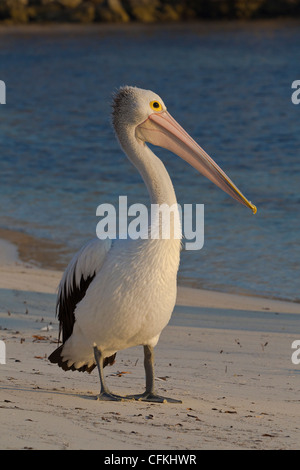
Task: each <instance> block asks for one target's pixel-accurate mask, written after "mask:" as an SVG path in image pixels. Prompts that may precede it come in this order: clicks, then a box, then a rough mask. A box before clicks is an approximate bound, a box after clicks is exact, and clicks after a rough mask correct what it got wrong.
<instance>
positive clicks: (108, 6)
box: [94, 0, 130, 23]
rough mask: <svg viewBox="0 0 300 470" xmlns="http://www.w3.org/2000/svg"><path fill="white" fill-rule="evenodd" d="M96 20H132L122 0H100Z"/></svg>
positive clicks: (125, 21) (122, 21)
mask: <svg viewBox="0 0 300 470" xmlns="http://www.w3.org/2000/svg"><path fill="white" fill-rule="evenodd" d="M94 1H95V0H94ZM96 1H97V0H96ZM96 20H98V21H103V22H110V23H111V22H114V23H115V22H121V23H127V22H128V21H130V17H129V15H128V14H127V12H126V11H125V9H124V8H123V6H122V3H121V2H120V0H104V1H100V2H99V1H98V2H97V4H96Z"/></svg>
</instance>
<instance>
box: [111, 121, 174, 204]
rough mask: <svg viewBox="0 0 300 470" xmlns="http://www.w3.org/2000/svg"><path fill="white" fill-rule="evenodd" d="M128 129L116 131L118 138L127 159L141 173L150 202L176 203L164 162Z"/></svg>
mask: <svg viewBox="0 0 300 470" xmlns="http://www.w3.org/2000/svg"><path fill="white" fill-rule="evenodd" d="M130 131H131V129H128V130H127V132H117V134H118V138H119V141H120V143H121V145H122V148H123V150H124V151H125V153H126V155H127V156H128V158H129V160H130V161H131V162H132V163H133V165H134V166H135V167H136V168H137V170H138V171H139V173H140V174H141V176H142V178H143V180H144V183H145V184H146V186H147V189H148V192H149V196H150V201H151V204H168V205H169V206H172V205H173V204H177V199H176V195H175V191H174V187H173V184H172V181H171V178H170V176H169V174H168V172H167V170H166V168H165V166H164V164H163V163H162V161H161V160H160V159H159V158H158V157H157V156H156V155H155V154H154V153H153V152H152V150H150V148H149V147H148V146H147V145H146V144H144V143H142V142H141V143H139V142H138V140H137V138H136V137H135V135H134V132H133V131H131V132H130Z"/></svg>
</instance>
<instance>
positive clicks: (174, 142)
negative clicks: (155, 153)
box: [136, 111, 257, 214]
mask: <svg viewBox="0 0 300 470" xmlns="http://www.w3.org/2000/svg"><path fill="white" fill-rule="evenodd" d="M136 136H137V137H138V138H139V139H141V140H142V141H144V142H149V143H150V144H153V145H158V146H160V147H163V148H166V149H168V150H170V151H171V152H173V153H175V154H176V155H178V156H179V157H181V158H183V160H185V161H187V162H188V163H189V164H190V165H191V166H192V167H194V168H195V169H196V170H198V171H199V172H200V173H202V174H203V175H204V176H206V178H208V179H209V180H210V181H212V182H213V183H215V184H216V185H217V186H219V188H221V189H223V191H225V192H226V193H228V194H230V196H232V197H233V198H234V199H236V200H237V201H239V202H240V203H242V204H244V205H245V206H247V207H249V208H250V209H251V210H252V212H253V214H256V212H257V209H256V207H255V205H254V204H252V202H250V201H248V199H246V197H245V196H244V195H243V194H242V193H241V191H240V190H239V189H238V188H237V187H236V186H235V184H234V183H233V182H232V181H231V179H230V178H229V177H228V176H227V175H226V173H225V172H224V171H223V170H222V169H221V168H220V167H219V166H218V165H217V164H216V162H215V161H214V160H213V159H212V158H211V157H210V156H209V155H208V154H207V153H206V152H205V151H204V150H203V149H202V148H201V147H200V146H199V145H198V144H197V143H196V142H195V141H194V140H193V139H192V137H191V136H190V135H189V134H188V133H187V132H186V131H185V130H184V129H183V128H182V127H181V126H180V125H179V124H178V122H177V121H175V119H174V118H172V116H171V115H170V114H169V113H168V112H167V111H162V112H160V113H159V112H157V113H153V114H150V116H149V117H148V118H147V119H146V121H144V122H142V124H140V125H139V126H137V128H136Z"/></svg>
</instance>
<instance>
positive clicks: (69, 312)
mask: <svg viewBox="0 0 300 470" xmlns="http://www.w3.org/2000/svg"><path fill="white" fill-rule="evenodd" d="M111 244H112V242H111V240H109V239H106V240H99V239H98V238H96V239H94V240H92V241H90V242H89V243H87V244H86V245H84V246H83V247H82V248H81V250H80V251H79V252H78V253H76V255H75V256H74V257H73V259H72V260H71V261H70V263H69V265H68V267H67V269H66V271H65V273H64V275H63V277H62V280H61V281H60V284H59V287H58V296H57V304H56V314H57V316H58V320H59V338H61V336H62V342H63V344H62V345H61V346H59V347H58V348H57V349H55V351H53V353H52V354H50V356H49V358H48V359H49V360H50V362H52V363H54V364H58V366H59V367H62V369H63V370H78V371H80V372H85V371H86V372H91V371H92V370H93V369H94V367H95V364H92V365H91V366H88V365H87V364H85V365H84V366H82V367H80V368H79V369H77V368H76V367H75V366H74V365H72V366H68V364H67V362H68V361H64V360H63V358H62V356H61V353H62V350H63V347H64V344H65V342H66V341H67V339H68V338H69V337H70V336H71V334H72V333H73V327H74V323H75V309H76V305H77V304H78V303H79V302H80V301H81V300H82V299H83V297H84V296H85V294H86V292H87V289H88V287H89V285H90V284H91V282H92V280H93V279H94V277H95V276H96V275H97V273H98V272H99V271H100V269H101V267H102V265H103V262H104V260H105V257H106V255H107V253H108V251H109V250H110V248H111ZM114 359H115V354H114V355H113V356H111V357H108V358H105V362H104V364H103V365H104V366H105V365H107V364H113V362H114Z"/></svg>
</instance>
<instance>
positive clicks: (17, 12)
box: [0, 0, 28, 23]
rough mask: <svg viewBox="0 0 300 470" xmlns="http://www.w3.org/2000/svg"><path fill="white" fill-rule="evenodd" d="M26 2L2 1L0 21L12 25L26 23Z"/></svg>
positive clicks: (25, 0)
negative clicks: (11, 23)
mask: <svg viewBox="0 0 300 470" xmlns="http://www.w3.org/2000/svg"><path fill="white" fill-rule="evenodd" d="M26 6H27V0H4V1H2V2H1V5H0V19H4V20H7V19H9V20H10V21H11V22H13V23H27V21H28V14H27V8H26Z"/></svg>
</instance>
